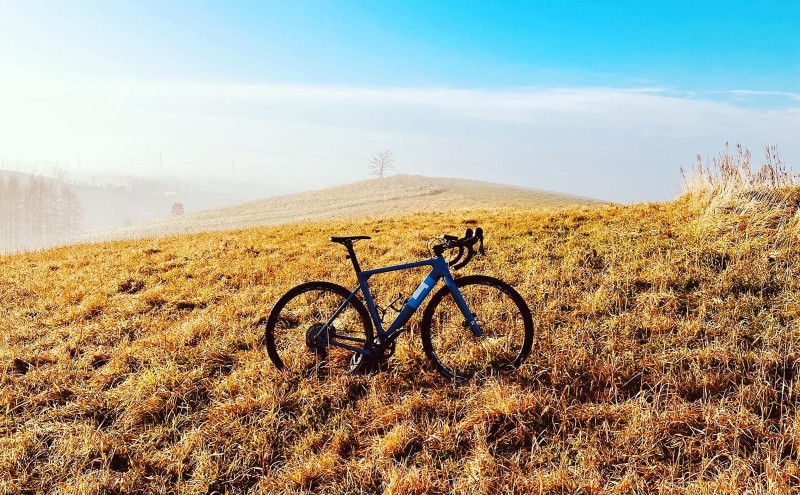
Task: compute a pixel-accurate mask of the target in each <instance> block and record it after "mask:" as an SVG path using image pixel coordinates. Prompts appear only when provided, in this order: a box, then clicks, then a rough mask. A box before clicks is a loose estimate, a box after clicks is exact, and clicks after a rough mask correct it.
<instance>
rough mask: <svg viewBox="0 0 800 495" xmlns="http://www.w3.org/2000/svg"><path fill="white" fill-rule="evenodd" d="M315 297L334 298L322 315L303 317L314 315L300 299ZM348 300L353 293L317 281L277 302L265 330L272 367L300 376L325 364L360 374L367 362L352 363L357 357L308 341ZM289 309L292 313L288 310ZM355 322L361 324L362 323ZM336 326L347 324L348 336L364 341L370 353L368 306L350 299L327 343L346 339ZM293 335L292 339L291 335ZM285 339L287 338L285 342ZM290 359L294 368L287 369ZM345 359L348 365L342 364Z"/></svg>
mask: <svg viewBox="0 0 800 495" xmlns="http://www.w3.org/2000/svg"><path fill="white" fill-rule="evenodd" d="M315 294H316V295H317V296H318V298H317V299H319V298H320V297H322V296H323V295H331V296H332V298H331V299H330V300H329V301H323V304H325V306H326V307H324V308H322V309H321V310H320V312H319V314H308V315H307V316H303V313H304V312H310V311H314V309H309V308H310V305H309V304H308V303H307V302H306V301H304V300H301V298H302V297H303V296H305V295H311V296H313V295H315ZM349 296H350V291H349V290H347V289H346V288H344V287H342V286H341V285H337V284H334V283H332V282H324V281H316V282H306V283H304V284H300V285H298V286H296V287H293V288H292V289H290V290H289V291H288V292H286V293H285V294H284V295H283V296H282V297H281V298H280V299H278V302H276V303H275V306H273V308H272V311H270V314H269V317H268V318H267V323H266V328H265V341H266V347H267V353H268V354H269V358H270V361H272V364H274V365H275V367H276V368H278V369H279V370H281V371H297V372H300V371H301V370H302V371H303V372H304V373H308V372H309V371H313V370H317V371H318V370H319V369H320V368H321V366H322V365H324V364H328V365H329V366H328V367H329V368H332V367H346V368H347V369H349V370H350V371H351V372H355V371H358V370H359V369H360V368H361V367H363V364H362V363H363V361H364V360H358V359H353V356H354V355H357V354H358V353H356V352H354V351H350V350H348V349H343V348H341V347H337V346H332V345H330V344H326V343H325V342H322V341H320V339H313V341H310V340H309V338H310V337H309V335H310V334H313V328H312V327H314V326H315V325H322V324H324V323H325V322H327V321H328V319H329V318H330V316H326V315H325V314H324V313H323V311H327V312H329V313H330V315H333V313H334V311H335V309H336V308H338V306H339V305H341V303H343V302H344V300H345V299H346V298H347V297H349ZM312 299H313V298H312ZM293 302H297V303H298V305H299V306H298V308H297V310H296V313H297V314H294V313H292V311H295V308H294V306H293ZM287 307H288V308H290V309H287ZM351 320H352V321H351ZM355 320H360V322H358V321H355ZM337 324H339V325H343V324H347V329H346V332H347V336H348V337H352V335H351V334H355V335H358V337H357V338H359V339H363V348H365V349H369V348H370V347H371V345H372V341H373V338H372V336H373V328H372V320H371V319H370V317H369V312H368V311H367V308H366V306H364V303H363V302H361V300H360V299H359V298H357V297H354V298H352V299H350V301H349V302H348V304H347V306H346V307H345V308H344V310H343V311H342V313H340V314H339V315H337V320H335V322H334V324H333V327H334V329H333V332H334V333H333V334H331V333H329V334H328V335H327V339H328V340H330V339H331V337H332V338H333V339H336V338H337V335H336V332H339V333H340V336H339V337H340V338H341V336H344V335H345V330H344V329H343V328H336V326H337ZM330 331H331V330H330V329H329V332H330ZM290 333H291V334H292V335H289V334H290ZM284 334H285V335H284ZM284 336H285V337H286V338H285V339H284ZM278 337H279V338H278ZM276 338H278V341H276ZM353 338H355V337H353ZM284 341H286V342H284ZM290 344H293V347H291V348H287V347H286V345H290ZM303 344H305V347H303ZM351 345H355V346H357V347H362V346H358V345H356V344H355V343H351ZM332 352H333V353H335V355H336V356H335V357H336V358H337V359H336V360H334V358H333V356H332ZM292 353H294V355H292ZM282 354H283V356H282ZM287 358H292V359H291V360H290V362H291V364H292V365H293V366H287V362H286V361H285V360H286V359H287ZM345 358H346V359H347V360H348V362H347V363H344V362H341V361H342V360H343V359H345ZM306 365H307V366H306Z"/></svg>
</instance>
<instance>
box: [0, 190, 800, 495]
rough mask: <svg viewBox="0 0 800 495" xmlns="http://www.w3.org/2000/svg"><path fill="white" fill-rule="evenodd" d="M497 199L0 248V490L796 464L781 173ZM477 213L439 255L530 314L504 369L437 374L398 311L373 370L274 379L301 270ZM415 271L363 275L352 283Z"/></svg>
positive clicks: (661, 479)
mask: <svg viewBox="0 0 800 495" xmlns="http://www.w3.org/2000/svg"><path fill="white" fill-rule="evenodd" d="M693 184H694V186H692V188H691V189H690V191H689V192H687V193H686V194H684V195H683V196H681V197H680V198H679V199H677V200H675V201H672V202H668V203H663V204H640V205H632V206H619V205H596V206H579V207H571V208H565V209H545V210H540V211H533V210H520V209H515V208H513V207H509V208H502V209H494V210H481V211H473V212H470V213H465V212H451V213H448V212H443V213H435V214H434V213H431V214H422V213H417V214H405V215H400V216H396V217H392V218H382V219H365V220H352V221H324V222H317V223H298V224H293V225H288V226H281V227H261V228H250V229H247V230H241V231H231V232H216V233H206V234H195V235H187V236H180V237H168V238H160V239H145V240H131V241H118V242H111V243H105V244H97V245H80V246H72V247H65V248H60V249H54V250H49V251H45V252H40V253H30V254H21V255H14V256H3V257H0V315H1V316H0V325H2V331H1V332H0V335H2V346H0V384H2V388H1V389H0V390H2V392H0V411H2V415H1V416H0V418H1V419H0V493H36V492H51V493H214V492H218V493H226V492H227V493H245V492H247V491H249V492H251V493H302V492H305V493H381V492H384V493H403V494H408V493H419V494H422V493H458V494H465V493H466V494H470V493H487V494H494V493H537V492H545V493H632V492H650V493H678V492H680V493H742V492H745V491H747V492H750V493H789V492H791V491H793V490H794V489H796V488H797V487H798V485H799V484H800V460H799V459H798V456H800V416H799V415H798V402H797V397H798V392H799V391H800V390H798V383H799V381H798V380H800V374H799V373H798V371H800V370H798V367H799V366H800V364H798V357H800V346H799V345H798V342H800V340H799V339H800V333H798V329H797V326H796V323H795V322H796V321H797V318H798V315H800V296H798V294H799V292H798V274H799V273H800V246H798V242H797V240H798V234H800V215H798V214H797V213H796V212H797V210H798V206H799V205H800V190H799V189H798V188H797V187H796V186H793V185H791V184H790V183H788V182H787V183H783V182H780V181H774V180H773V181H772V182H770V183H769V185H768V186H765V185H764V182H763V181H762V182H758V181H753V182H752V183H747V184H745V185H744V186H743V187H726V185H725V184H724V183H722V184H720V183H717V182H715V181H714V178H713V177H710V178H709V177H708V176H706V177H703V176H702V174H701V175H700V179H699V181H697V182H694V183H693ZM476 224H480V225H481V226H483V227H484V228H485V229H486V240H487V251H488V252H487V256H485V257H483V258H479V259H477V260H476V261H475V262H473V263H472V264H471V265H469V266H468V267H467V268H466V269H464V270H463V272H464V273H486V274H489V275H494V276H497V277H500V278H502V279H504V280H506V281H508V282H510V283H512V284H514V285H515V286H516V287H517V288H518V290H519V291H520V292H521V293H522V294H523V296H524V297H525V299H526V300H527V301H528V303H529V305H530V306H531V309H532V310H533V312H534V323H535V326H536V340H535V343H534V348H533V351H532V353H531V356H530V357H529V359H528V361H527V363H526V364H525V365H524V367H523V368H522V369H520V370H519V371H518V372H517V373H516V374H514V375H511V376H508V377H500V378H491V379H488V380H485V381H482V382H473V383H470V384H468V385H452V384H449V383H446V382H444V381H443V380H442V379H441V378H440V377H439V376H438V375H437V374H436V373H435V371H433V370H431V369H430V367H429V365H428V363H427V362H426V360H425V357H424V355H423V353H422V351H421V344H420V339H419V335H418V327H417V325H418V322H419V320H418V317H416V318H415V319H414V320H412V324H411V328H410V332H409V333H408V334H407V335H404V336H403V337H402V338H401V341H400V345H399V348H398V351H397V353H396V354H395V356H394V357H393V358H392V360H391V367H390V370H389V371H387V372H384V373H380V374H377V375H374V376H348V375H341V376H339V377H336V378H329V379H306V380H300V379H297V378H287V377H284V376H281V375H280V374H279V373H278V372H276V371H275V370H274V369H273V368H272V366H271V365H270V363H269V361H268V358H267V355H266V352H265V350H264V347H263V345H262V342H261V339H262V334H263V321H264V318H265V317H266V316H267V314H268V312H269V310H270V308H271V307H272V304H273V303H274V301H275V300H276V299H277V298H278V297H279V295H280V294H281V293H283V292H284V291H286V290H287V289H289V288H290V287H291V286H293V285H295V284H297V283H299V282H302V281H306V280H312V279H329V280H332V281H335V282H338V283H342V284H344V285H348V286H351V285H353V282H354V277H353V275H352V273H351V269H350V268H349V266H348V264H347V263H346V262H345V260H344V256H343V254H344V253H343V249H342V248H341V247H340V246H338V245H334V244H331V243H329V242H327V237H328V236H329V235H332V234H345V233H351V234H362V233H363V234H368V235H371V236H373V238H374V240H372V241H368V242H364V243H359V244H358V245H357V250H358V252H359V255H360V258H361V260H362V265H363V266H364V267H365V268H366V267H371V266H378V265H383V264H389V263H395V262H403V261H408V260H412V259H417V258H420V257H423V256H425V255H426V254H427V252H426V248H425V241H426V239H427V238H428V237H431V236H435V235H438V234H441V233H442V232H451V233H459V232H462V231H463V229H464V227H465V226H472V225H476ZM420 275H421V274H420V273H419V272H417V273H411V274H407V275H402V276H399V275H388V276H386V277H377V278H376V279H375V283H376V284H377V292H378V297H377V298H378V300H379V301H382V302H387V301H388V300H390V299H391V298H392V296H393V295H394V294H395V293H396V291H397V287H402V290H404V291H405V293H406V294H408V293H409V290H413V287H414V285H415V284H416V282H417V281H418V279H419V278H420Z"/></svg>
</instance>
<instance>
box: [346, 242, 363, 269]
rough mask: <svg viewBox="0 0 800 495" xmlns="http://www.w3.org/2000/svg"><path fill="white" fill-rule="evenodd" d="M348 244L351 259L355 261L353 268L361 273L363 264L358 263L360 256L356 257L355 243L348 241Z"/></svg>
mask: <svg viewBox="0 0 800 495" xmlns="http://www.w3.org/2000/svg"><path fill="white" fill-rule="evenodd" d="M346 246H347V254H348V255H349V257H350V261H352V262H353V268H354V269H355V271H356V273H360V272H361V266H360V265H359V264H358V258H356V250H355V249H353V243H352V242H348V243H347V244H346Z"/></svg>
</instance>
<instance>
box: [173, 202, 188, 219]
mask: <svg viewBox="0 0 800 495" xmlns="http://www.w3.org/2000/svg"><path fill="white" fill-rule="evenodd" d="M185 212H186V210H185V209H184V208H183V203H172V214H173V215H174V216H178V215H183V214H184V213H185Z"/></svg>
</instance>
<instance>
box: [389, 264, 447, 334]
mask: <svg viewBox="0 0 800 495" xmlns="http://www.w3.org/2000/svg"><path fill="white" fill-rule="evenodd" d="M439 277H440V276H439V275H437V274H435V270H432V271H431V273H429V274H428V276H427V277H425V280H423V281H422V283H421V284H419V286H418V287H417V290H415V291H414V293H413V294H411V297H409V298H408V302H407V303H406V304H405V305H404V306H403V309H401V310H400V313H399V314H398V315H397V318H395V319H394V321H393V322H392V325H391V326H390V327H389V328H388V329H387V330H386V333H389V334H391V333H393V332H395V331H396V330H397V329H399V328H400V327H402V326H403V325H405V324H406V323H408V320H410V319H411V316H412V315H413V314H414V313H415V312H416V311H417V309H419V306H420V304H422V301H424V300H425V298H426V297H428V294H430V293H431V291H432V290H433V288H434V287H435V286H436V282H438V281H439Z"/></svg>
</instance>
